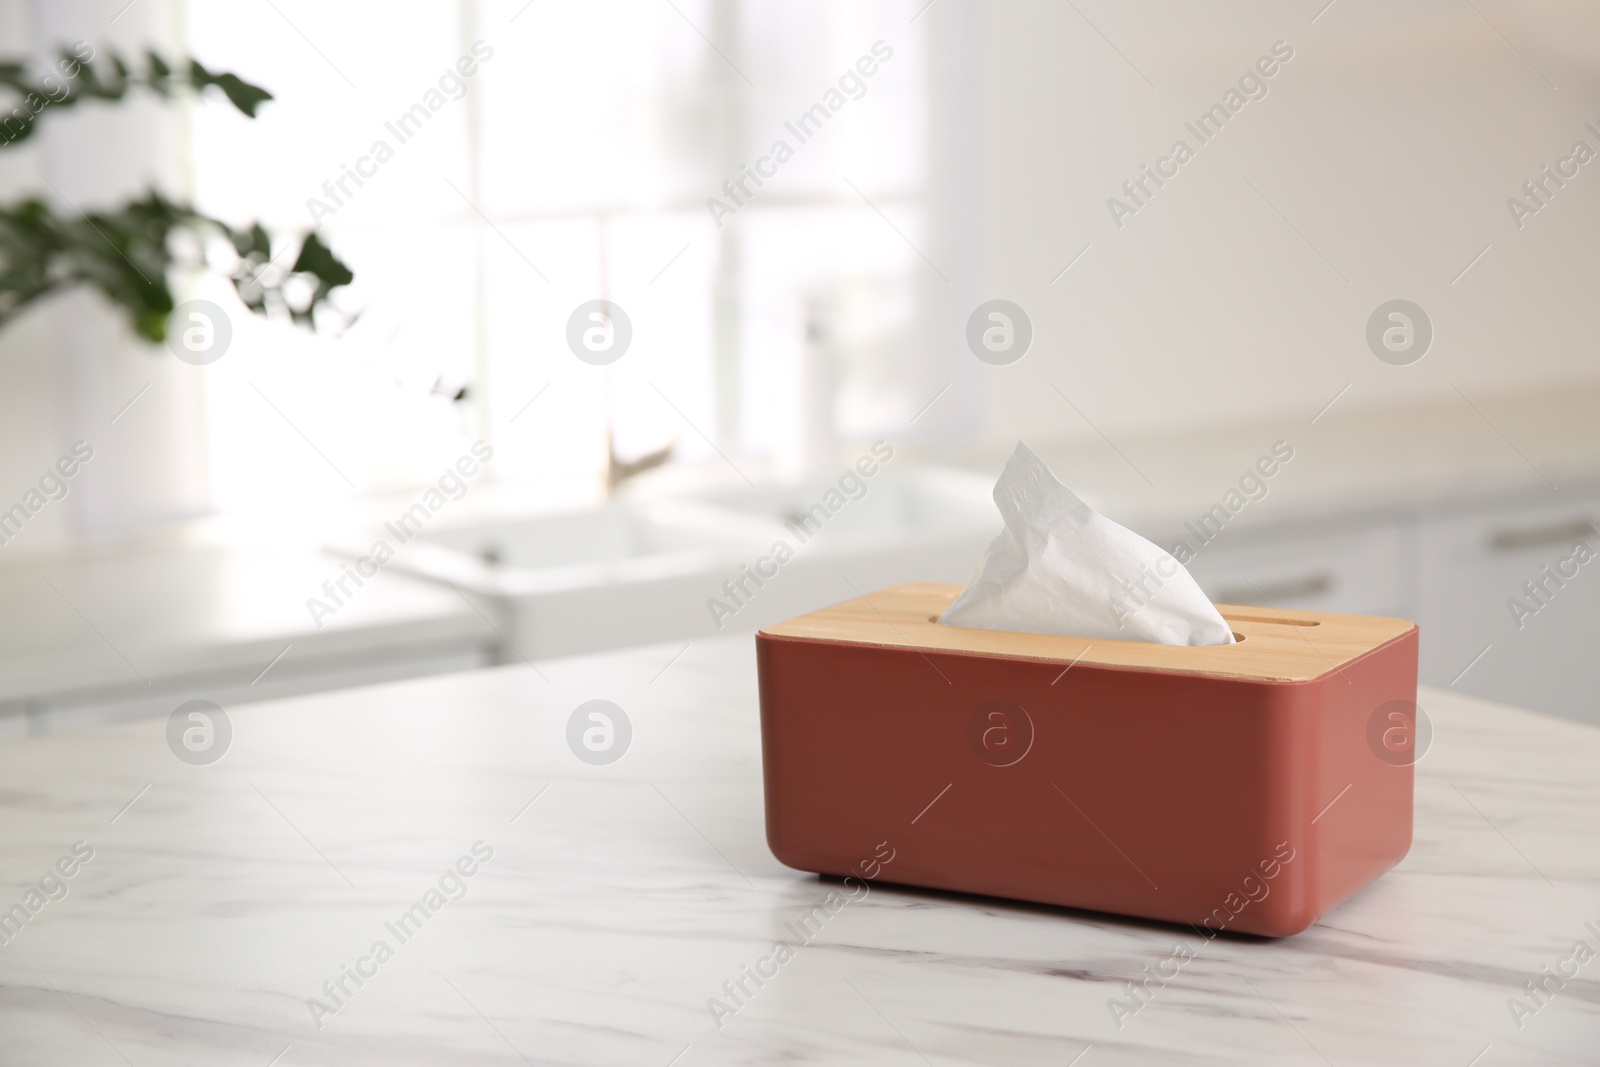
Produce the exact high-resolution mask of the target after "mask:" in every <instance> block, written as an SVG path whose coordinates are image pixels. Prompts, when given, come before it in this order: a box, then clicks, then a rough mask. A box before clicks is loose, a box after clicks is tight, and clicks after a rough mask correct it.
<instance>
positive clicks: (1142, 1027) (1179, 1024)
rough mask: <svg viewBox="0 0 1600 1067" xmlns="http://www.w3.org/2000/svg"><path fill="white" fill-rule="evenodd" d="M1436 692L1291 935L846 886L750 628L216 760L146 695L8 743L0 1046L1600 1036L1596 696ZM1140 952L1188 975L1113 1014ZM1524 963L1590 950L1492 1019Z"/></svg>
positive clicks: (440, 1051)
mask: <svg viewBox="0 0 1600 1067" xmlns="http://www.w3.org/2000/svg"><path fill="white" fill-rule="evenodd" d="M595 698H604V699H607V700H611V701H614V702H616V703H617V704H618V705H619V706H621V707H622V708H624V709H625V711H626V713H627V715H628V717H629V719H630V721H631V724H632V730H633V737H632V742H631V747H630V748H629V750H628V751H627V753H626V754H625V755H624V756H623V758H622V759H620V760H619V761H617V762H615V763H612V764H610V765H606V766H591V765H589V764H587V763H585V762H582V761H580V760H579V759H578V758H576V756H575V755H574V754H573V752H572V751H571V750H570V749H569V748H568V744H567V740H566V738H567V722H568V718H569V716H570V715H571V714H572V712H573V710H574V709H575V708H576V707H577V706H578V705H579V704H580V703H582V702H584V701H586V700H590V699H595ZM1420 699H1421V701H1422V704H1423V707H1424V708H1425V709H1426V711H1427V712H1428V714H1429V716H1431V719H1432V722H1433V725H1434V730H1435V733H1434V741H1433V745H1432V748H1431V750H1430V751H1429V752H1428V753H1427V754H1426V756H1425V757H1424V758H1423V760H1422V762H1421V763H1420V764H1419V766H1418V788H1417V814H1416V842H1415V845H1414V846H1413V848H1412V851H1411V854H1410V855H1409V856H1408V857H1407V859H1406V860H1405V861H1404V862H1403V863H1402V864H1401V865H1400V866H1399V867H1398V868H1397V869H1396V870H1394V871H1392V872H1390V873H1389V874H1388V875H1386V876H1385V877H1383V878H1382V879H1380V880H1379V881H1378V882H1377V883H1375V884H1374V885H1372V886H1370V887H1369V888H1367V889H1366V890H1364V891H1363V892H1362V893H1360V894H1359V895H1358V896H1357V897H1355V898H1354V899H1353V900H1351V901H1349V902H1347V903H1346V904H1345V905H1344V906H1343V907H1341V908H1339V909H1337V910H1336V911H1335V912H1333V913H1332V914H1330V915H1328V916H1327V917H1325V918H1324V919H1323V920H1322V921H1321V922H1319V923H1318V924H1316V925H1315V926H1313V927H1312V928H1311V929H1310V930H1308V931H1306V932H1305V933H1304V934H1302V935H1300V936H1298V937H1294V938H1290V939H1287V940H1281V941H1271V940H1261V939H1254V938H1245V937H1233V936H1223V937H1220V938H1218V939H1216V940H1214V941H1211V942H1209V943H1207V942H1204V941H1202V939H1201V938H1199V937H1198V936H1197V935H1196V934H1194V933H1193V932H1192V931H1190V930H1188V929H1187V928H1178V927H1173V926H1168V925H1162V924H1156V923H1148V922H1141V921H1136V920H1128V919H1121V918H1117V917H1114V916H1109V915H1102V914H1094V913H1088V912H1077V911H1071V910H1065V909H1059V908H1048V907H1037V906H1029V905H1023V904H1015V903H1008V902H1004V901H999V900H993V899H983V898H972V897H963V896H959V895H954V894H946V893H934V892H924V891H917V890H911V889H903V888H898V887H894V886H891V885H887V884H881V883H880V884H877V885H874V886H873V888H872V889H871V891H870V892H869V893H867V894H866V895H865V896H864V897H862V898H860V899H857V900H852V901H847V902H840V898H835V900H834V904H835V909H836V910H833V911H831V912H830V911H828V910H827V904H828V900H829V894H830V893H837V892H841V891H842V890H843V887H842V886H840V885H839V884H838V883H834V882H828V881H822V880H819V879H817V878H815V877H813V876H810V875H806V874H802V873H799V872H796V871H792V870H789V869H786V868H784V867H782V866H781V865H780V864H778V863H777V862H776V861H775V860H774V859H773V858H772V856H771V854H770V853H769V852H768V850H767V847H766V844H765V840H764V836H763V825H762V798H761V769H760V745H759V730H758V719H757V705H756V689H755V668H754V656H753V652H752V648H751V641H750V639H749V638H748V637H740V638H732V639H722V640H716V641H705V642H697V643H695V644H694V645H692V646H690V647H689V648H688V649H687V650H682V649H680V648H678V647H661V646H657V647H648V648H641V649H633V650H628V651H625V652H619V653H610V654H605V655H599V656H592V657H586V658H581V659H572V660H564V661H557V662H550V663H541V664H539V665H538V666H537V669H534V668H531V667H527V666H522V667H514V668H501V669H495V670H487V671H479V672H474V673H470V674H460V675H448V676H438V677H432V678H425V679H420V680H414V681H409V682H403V683H397V684H392V685H386V686H378V687H372V688H367V689H356V690H344V691H341V692H337V693H330V694H322V695H316V696H306V697H300V698H296V699H292V700H283V701H273V702H262V703H258V704H252V705H248V706H241V707H239V708H237V709H235V710H233V711H232V712H231V713H230V718H231V724H232V728H233V734H232V740H231V743H230V747H229V749H228V751H227V753H226V755H225V756H224V758H222V759H221V760H220V761H218V762H216V763H213V764H211V765H209V766H192V765H189V764H187V763H185V762H182V761H180V760H179V759H178V758H176V757H175V756H174V754H173V752H172V751H170V750H169V748H168V746H167V742H166V737H165V733H166V723H165V722H164V721H160V720H142V721H137V722H128V723H122V724H117V725H113V726H107V727H101V728H95V729H90V730H84V731H81V732H77V733H72V734H67V735H60V736H52V737H44V738H37V739H30V740H25V741H16V742H10V743H5V744H0V908H9V907H11V905H12V904H13V903H18V904H22V905H23V907H24V909H25V911H26V909H27V906H28V902H29V901H30V900H31V901H33V902H36V903H37V904H38V910H37V912H36V913H34V914H31V915H30V916H29V918H28V921H27V922H26V923H24V924H22V925H21V927H20V929H17V930H15V931H11V932H7V931H6V930H5V929H4V927H0V933H3V935H4V938H5V941H4V943H0V1035H3V1037H4V1039H3V1040H0V1064H35V1063H73V1064H96V1063H106V1064H113V1063H124V1062H125V1063H128V1064H134V1065H139V1067H143V1065H145V1064H158V1063H159V1064H206V1065H208V1067H214V1065H216V1064H240V1065H244V1067H249V1065H256V1067H266V1065H267V1064H269V1063H271V1064H275V1065H277V1067H297V1065H305V1064H334V1063H337V1064H347V1065H363V1064H373V1065H377V1064H383V1065H396V1064H436V1063H448V1064H517V1063H528V1064H545V1063H551V1064H576V1063H585V1064H589V1063H595V1064H613V1063H615V1064H624V1063H626V1064H656V1065H660V1067H666V1065H668V1064H672V1065H674V1067H696V1065H701V1064H732V1063H739V1064H760V1063H774V1064H775V1063H785V1064H802V1063H817V1064H835V1063H880V1062H881V1063H885V1064H917V1063H926V1064H929V1065H936V1064H945V1063H951V1064H954V1063H982V1064H997V1063H1005V1064H1039V1065H1044V1064H1052V1065H1058V1067H1059V1065H1065V1064H1075V1065H1077V1067H1101V1065H1109V1064H1150V1063H1183V1064H1203V1063H1215V1064H1240V1063H1273V1064H1337V1065H1341V1067H1342V1065H1346V1064H1442V1065H1453V1067H1466V1065H1467V1064H1469V1063H1470V1064H1474V1065H1475V1067H1495V1065H1501V1064H1518V1065H1539V1064H1578V1063H1595V1062H1597V1061H1600V959H1593V960H1588V961H1586V962H1585V963H1582V964H1578V963H1575V962H1572V960H1573V957H1572V953H1573V949H1574V946H1575V945H1576V944H1577V943H1579V942H1584V943H1586V944H1587V945H1588V946H1589V948H1590V949H1591V950H1595V949H1600V730H1596V729H1595V728H1593V727H1590V726H1585V725H1582V724H1579V723H1574V722H1569V721H1565V720H1560V719H1556V718H1551V717H1547V716H1543V715H1539V714H1536V713H1533V712H1527V711H1522V710H1517V709H1513V708H1508V707H1503V706H1499V705H1494V704H1488V703H1484V702H1480V701H1474V700H1470V699H1467V698H1463V697H1460V696H1457V695H1454V694H1451V693H1447V692H1443V691H1436V690H1424V691H1423V692H1422V695H1421V698H1420ZM883 758H884V759H885V760H892V759H894V758H895V755H894V753H892V752H885V753H884V754H883ZM1019 817H1026V814H1025V813H1024V814H1021V815H1019ZM916 832H917V829H916V827H915V825H913V824H907V825H906V826H904V827H900V828H897V829H888V830H886V831H885V837H886V838H887V839H889V840H890V841H891V842H893V841H904V842H906V843H908V844H909V843H912V842H913V841H914V838H915V835H916ZM78 842H84V844H83V845H79V846H77V849H78V852H77V855H78V856H79V857H81V855H82V853H83V851H85V850H87V849H92V858H90V859H88V860H86V861H80V860H79V859H77V858H74V847H75V845H76V843H78ZM485 853H487V854H488V855H487V858H485ZM66 870H70V871H71V872H72V875H71V877H63V876H62V875H61V874H58V873H56V872H63V871H66ZM456 872H470V873H456ZM30 886H31V887H33V888H34V889H36V890H38V891H39V895H38V896H35V897H32V898H29V897H28V896H27V894H28V893H29V891H30ZM63 891H64V892H65V896H61V893H62V892H63ZM50 898H59V899H50ZM417 906H420V912H419V907H417ZM819 906H822V908H823V911H822V912H821V913H820V914H822V915H823V916H824V917H825V918H824V920H823V921H820V922H818V921H816V920H814V921H813V927H812V928H811V930H810V932H809V935H808V936H807V937H804V938H802V937H798V936H797V935H796V933H795V930H796V929H797V924H799V923H801V920H802V919H803V918H804V917H805V916H807V915H808V914H813V912H814V909H817V908H818V907H819ZM419 914H420V917H419ZM408 915H409V916H411V918H410V919H409V920H407V919H406V916H408ZM1586 923H1587V924H1593V925H1586ZM397 924H398V925H397ZM778 941H783V942H786V943H787V944H788V945H789V951H788V953H787V954H785V953H781V952H780V953H779V954H778V955H777V956H774V955H773V946H774V943H775V942H778ZM378 942H383V943H384V945H385V947H386V949H387V952H385V951H381V950H379V951H375V949H376V947H377V943H378ZM1180 946H1184V947H1186V948H1187V950H1188V951H1189V952H1192V953H1193V958H1192V959H1184V961H1183V965H1182V966H1181V968H1179V967H1177V965H1176V964H1166V965H1164V966H1162V961H1165V960H1169V959H1172V958H1173V957H1174V956H1175V954H1177V953H1178V950H1179V947H1180ZM780 957H781V958H780ZM1563 961H1567V962H1563ZM1146 965H1149V966H1150V967H1152V968H1153V969H1155V968H1158V967H1161V969H1164V970H1165V971H1167V972H1169V973H1170V972H1171V971H1173V970H1174V969H1176V972H1177V976H1176V977H1175V978H1172V979H1170V980H1169V981H1168V982H1167V983H1166V984H1165V985H1164V986H1160V987H1154V988H1153V989H1152V992H1151V995H1150V996H1149V998H1148V1001H1146V1002H1144V1003H1142V1005H1141V1006H1140V1007H1139V1008H1138V1010H1137V1011H1136V1012H1125V1013H1123V1017H1122V1018H1120V1019H1118V1018H1117V1017H1116V1016H1115V1015H1114V1013H1113V1011H1112V1010H1111V1008H1110V1007H1109V1002H1111V1001H1113V1000H1122V1001H1124V1002H1125V1003H1126V1002H1127V992H1126V986H1125V983H1127V982H1130V981H1133V980H1136V979H1139V978H1140V977H1142V973H1141V969H1142V968H1144V967H1145V966H1146ZM1544 967H1549V968H1552V969H1569V970H1570V969H1571V968H1573V967H1577V968H1578V970H1577V974H1576V975H1575V976H1574V977H1571V978H1568V979H1567V980H1566V981H1565V984H1564V985H1563V986H1561V987H1559V988H1557V987H1555V986H1554V984H1553V983H1550V988H1551V989H1553V990H1554V992H1553V995H1546V996H1543V997H1541V1001H1542V1003H1540V1004H1539V1006H1538V1008H1537V1010H1532V1009H1531V1008H1530V1009H1529V1010H1528V1011H1527V1012H1524V1013H1522V1014H1521V1017H1520V1018H1514V1017H1513V1013H1512V1011H1511V1009H1510V1008H1509V1007H1508V1001H1513V1002H1514V1001H1517V1000H1518V999H1520V1000H1521V1001H1522V1002H1523V1003H1524V1004H1532V1003H1534V1002H1532V1001H1530V1000H1529V998H1528V997H1527V996H1526V994H1525V992H1524V989H1523V983H1524V982H1525V981H1528V980H1531V979H1542V978H1543V974H1542V972H1541V968H1544ZM347 968H354V969H356V970H357V971H359V972H360V973H361V974H363V975H365V977H362V978H360V979H359V984H357V979H352V978H350V977H348V976H347V975H348V970H347ZM747 968H750V969H759V970H762V971H766V972H768V973H769V975H770V976H769V977H766V978H764V979H763V981H762V984H761V985H759V986H757V985H755V984H754V982H753V981H752V980H751V979H748V978H745V977H744V976H745V975H746V974H747V973H748V971H747ZM772 972H775V973H772ZM741 981H742V982H743V984H744V986H745V989H746V991H747V994H748V995H744V996H740V997H738V999H737V1000H736V1001H735V1000H733V999H732V998H731V997H730V995H729V992H728V990H729V989H730V988H737V985H738V984H739V983H740V982H741ZM341 983H342V985H343V990H342V992H340V991H339V990H340V985H341ZM725 983H726V984H725ZM714 997H715V998H719V999H720V1000H721V1001H722V1002H723V1003H724V1004H725V1005H728V1006H729V1008H730V1010H731V1009H732V1007H733V1005H734V1004H737V1010H736V1011H732V1014H731V1015H730V1014H720V1015H719V1016H717V1017H714V1015H713V1012H712V1010H711V1007H710V1006H708V1002H709V1001H710V999H711V998H714ZM313 1000H315V1001H320V1002H321V1005H322V1010H321V1011H318V1010H316V1009H317V1005H315V1004H312V1003H310V1002H311V1001H313ZM1119 1022H1120V1025H1119ZM319 1023H320V1028H319V1025H318V1024H319ZM719 1023H720V1025H719ZM1519 1024H1520V1025H1519ZM275 1057H276V1058H275Z"/></svg>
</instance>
